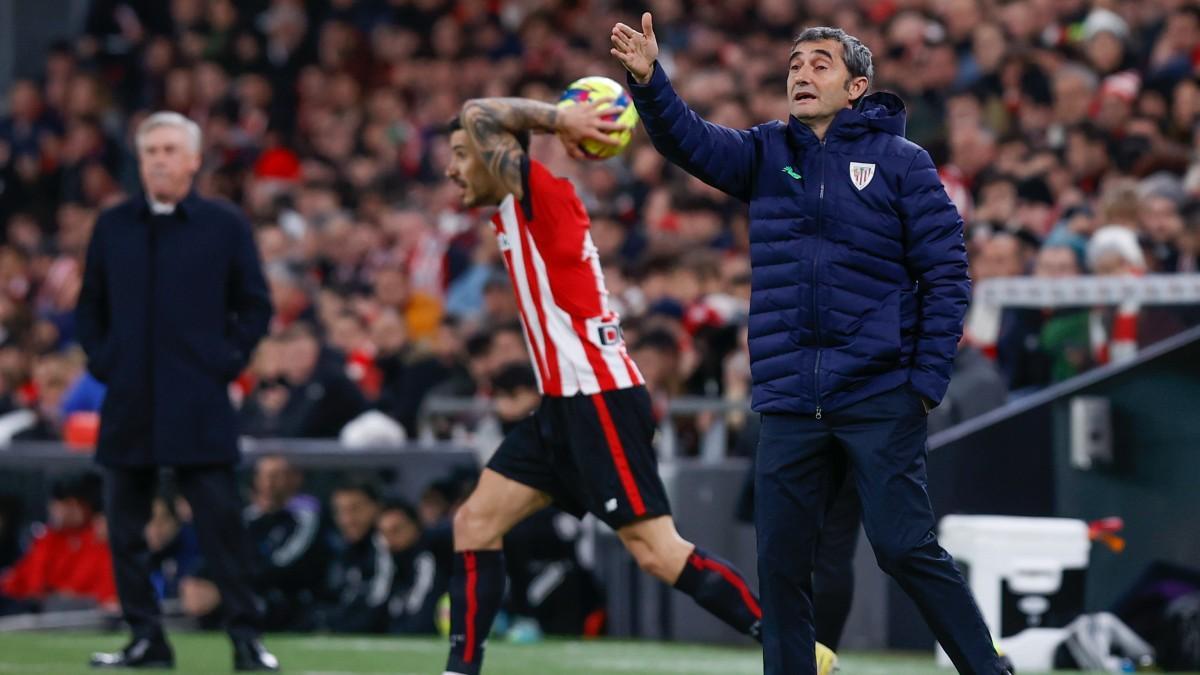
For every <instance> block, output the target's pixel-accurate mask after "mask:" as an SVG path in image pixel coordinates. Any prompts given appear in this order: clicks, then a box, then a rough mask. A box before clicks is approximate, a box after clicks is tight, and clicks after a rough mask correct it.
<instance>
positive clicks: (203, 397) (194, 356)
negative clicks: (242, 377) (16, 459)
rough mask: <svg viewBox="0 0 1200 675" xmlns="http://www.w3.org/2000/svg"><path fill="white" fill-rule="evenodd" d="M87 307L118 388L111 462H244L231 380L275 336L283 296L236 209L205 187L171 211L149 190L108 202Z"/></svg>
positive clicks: (111, 410)
mask: <svg viewBox="0 0 1200 675" xmlns="http://www.w3.org/2000/svg"><path fill="white" fill-rule="evenodd" d="M76 312H77V315H78V316H77V319H78V326H79V327H78V330H79V341H80V343H81V344H82V345H83V349H84V351H85V352H87V356H88V369H89V370H90V371H91V373H92V374H93V375H95V376H96V378H97V379H99V380H100V381H101V382H104V383H105V384H106V385H107V386H108V393H107V395H106V396H105V399H104V405H103V407H102V408H101V411H100V437H99V443H98V445H97V448H96V460H97V461H98V462H99V463H101V464H104V465H107V466H121V467H137V466H155V465H160V466H163V465H165V466H189V465H202V464H224V463H232V462H236V461H237V460H238V458H239V455H238V443H237V437H238V432H237V427H236V424H235V415H234V411H233V407H232V405H231V403H230V400H229V393H228V384H229V382H230V381H231V380H233V379H234V378H235V377H237V375H238V374H239V373H240V372H241V371H242V369H243V368H244V367H245V366H246V363H247V361H248V360H249V359H250V356H251V354H252V352H253V351H254V347H255V345H256V344H258V341H259V340H260V339H262V337H263V336H264V335H265V334H266V332H267V327H268V324H269V322H270V318H271V301H270V295H269V293H268V291H267V284H266V281H265V280H264V278H263V273H262V265H261V263H260V261H259V257H258V248H257V246H256V245H255V241H254V236H253V233H252V231H251V228H250V224H249V222H248V221H247V220H246V218H245V216H244V215H242V213H241V212H240V211H239V210H238V209H237V208H236V207H234V206H233V205H232V204H230V203H228V202H225V201H220V200H212V199H205V198H203V197H200V196H198V195H197V194H195V193H194V192H193V193H191V194H189V195H188V196H187V198H185V199H184V200H183V201H182V202H180V203H179V205H178V206H176V208H175V211H174V213H171V214H167V215H163V214H154V213H152V212H151V209H150V207H149V205H148V203H147V201H146V198H145V197H144V196H138V197H134V198H132V199H130V200H128V201H125V202H123V203H121V204H118V205H117V206H114V207H112V208H110V209H108V210H106V211H104V212H103V213H102V214H101V215H100V217H99V219H98V220H97V222H96V227H95V231H94V232H93V234H92V240H91V243H90V244H89V246H88V252H87V266H86V269H85V271H84V277H83V287H82V289H81V290H80V294H79V304H78V307H77V308H76Z"/></svg>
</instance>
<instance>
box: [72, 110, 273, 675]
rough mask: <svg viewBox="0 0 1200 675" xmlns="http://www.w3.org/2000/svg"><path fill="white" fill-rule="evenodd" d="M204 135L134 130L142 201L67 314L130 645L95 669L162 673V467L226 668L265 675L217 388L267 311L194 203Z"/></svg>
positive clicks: (222, 214)
mask: <svg viewBox="0 0 1200 675" xmlns="http://www.w3.org/2000/svg"><path fill="white" fill-rule="evenodd" d="M200 140H201V139H200V128H199V127H198V126H197V125H196V124H195V123H194V122H192V121H191V120H189V119H187V118H186V117H183V116H182V115H179V114H176V113H169V112H162V113H156V114H154V115H151V116H150V117H148V118H147V119H146V120H145V121H144V122H143V123H142V124H141V126H139V127H138V131H137V138H136V143H137V153H138V162H139V165H140V171H141V178H142V185H143V187H144V189H145V194H144V195H140V196H138V197H135V198H133V199H130V200H127V201H125V202H123V203H121V204H118V205H117V206H115V207H113V208H111V209H108V210H107V211H105V212H104V213H103V214H101V216H100V218H99V220H98V221H97V222H96V228H95V231H94V232H93V234H92V240H91V243H90V245H89V247H88V253H87V267H86V271H85V272H84V279H83V287H82V289H81V291H80V294H79V306H78V308H77V314H78V324H79V340H80V342H81V343H82V345H83V348H84V350H85V351H86V352H87V355H88V368H89V369H90V370H91V372H92V374H93V375H95V376H96V378H97V379H99V380H100V381H101V382H104V383H105V384H107V385H108V394H107V396H106V398H105V401H104V405H103V407H102V409H101V422H100V439H99V443H98V446H97V449H96V461H97V462H99V463H100V464H101V465H103V466H104V467H105V468H106V469H107V475H106V481H105V511H106V513H107V515H108V519H109V531H110V538H111V545H112V552H113V565H114V568H115V570H116V576H117V590H118V593H119V594H120V598H121V607H122V609H123V611H124V614H125V620H126V621H127V622H128V623H129V625H130V628H131V629H132V630H133V640H132V641H131V642H130V643H129V645H128V646H127V647H126V648H125V649H123V650H122V651H120V652H116V653H113V654H96V655H94V656H93V658H92V665H93V666H97V667H118V668H126V667H145V666H156V667H162V666H168V667H169V666H171V665H172V664H173V663H174V656H173V654H172V652H171V648H170V646H169V645H168V644H167V641H166V637H165V635H164V633H163V629H162V621H161V613H160V610H159V606H158V602H157V599H156V597H155V594H154V588H153V587H152V586H151V583H150V566H149V565H150V554H149V551H148V550H147V547H146V540H145V537H144V535H143V530H144V527H145V525H146V522H147V521H148V520H149V518H150V514H151V505H152V503H153V499H154V494H155V489H156V479H157V476H158V469H159V467H164V466H167V467H172V468H174V470H175V474H176V479H177V482H178V485H179V488H180V491H181V492H182V493H183V495H184V497H186V498H187V500H188V502H189V503H190V504H191V506H192V510H193V512H194V513H195V524H196V530H197V535H198V537H199V540H200V547H201V550H202V551H203V553H204V557H205V560H206V561H207V562H208V564H209V565H210V566H211V567H212V570H213V576H214V577H215V578H214V581H216V583H217V585H218V587H219V588H220V590H221V597H222V598H224V599H225V601H226V602H225V607H226V621H227V624H228V630H229V634H230V636H231V637H232V638H233V642H234V666H235V669H237V670H275V669H277V668H278V663H277V662H276V660H275V657H274V656H272V655H271V654H270V653H268V652H267V651H266V650H265V649H264V648H263V646H262V644H261V642H260V641H259V633H258V620H259V619H258V610H257V609H256V603H255V598H254V595H253V591H252V590H251V588H250V584H249V578H250V577H249V575H250V572H251V560H252V555H251V549H250V542H249V540H248V538H247V536H246V531H245V529H244V526H243V524H242V520H241V499H240V497H239V495H238V491H237V485H236V483H235V480H234V473H233V469H234V465H235V464H236V463H237V461H238V444H237V429H236V426H235V423H234V420H235V418H234V411H233V407H232V405H231V404H230V401H229V394H228V384H229V382H230V381H231V380H232V379H233V378H235V377H236V376H237V375H238V373H239V372H241V370H242V369H243V368H244V367H245V365H246V362H247V361H248V360H249V358H250V355H251V352H252V351H253V350H254V347H255V345H256V344H257V343H258V341H259V340H260V339H261V338H262V336H263V335H264V334H265V333H266V332H267V325H268V322H269V321H270V317H271V303H270V300H269V296H268V293H267V285H266V282H265V281H264V280H263V274H262V269H261V265H260V262H259V258H258V251H257V249H256V247H255V244H254V238H253V235H252V233H251V230H250V225H249V223H248V222H247V221H246V219H245V217H244V216H243V215H242V214H241V213H240V212H239V211H238V210H236V209H235V208H234V207H233V206H231V205H229V204H228V203H225V202H221V201H214V200H210V199H204V198H202V197H200V196H198V195H197V194H196V193H195V192H193V191H192V180H193V178H194V177H195V175H196V172H197V171H198V170H199V168H200Z"/></svg>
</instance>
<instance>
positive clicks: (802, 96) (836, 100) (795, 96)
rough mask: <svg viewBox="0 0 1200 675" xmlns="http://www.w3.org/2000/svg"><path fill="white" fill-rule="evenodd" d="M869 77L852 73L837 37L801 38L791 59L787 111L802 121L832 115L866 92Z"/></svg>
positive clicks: (789, 63) (821, 118) (789, 61)
mask: <svg viewBox="0 0 1200 675" xmlns="http://www.w3.org/2000/svg"><path fill="white" fill-rule="evenodd" d="M866 90H867V78H865V77H855V78H851V77H850V71H849V70H847V69H846V62H845V60H844V59H843V54H842V43H841V42H838V41H837V40H816V41H814V42H801V43H800V44H798V45H796V46H795V48H794V49H793V50H792V54H791V57H790V58H789V59H788V78H787V92H788V97H789V98H788V101H789V103H788V112H789V113H790V114H791V115H792V117H795V118H796V119H798V120H800V121H801V122H811V121H819V120H825V119H830V118H832V117H833V116H834V115H836V114H837V112H838V111H839V110H842V109H843V108H847V107H849V106H850V101H851V99H857V98H858V97H860V96H862V95H863V94H864V93H866Z"/></svg>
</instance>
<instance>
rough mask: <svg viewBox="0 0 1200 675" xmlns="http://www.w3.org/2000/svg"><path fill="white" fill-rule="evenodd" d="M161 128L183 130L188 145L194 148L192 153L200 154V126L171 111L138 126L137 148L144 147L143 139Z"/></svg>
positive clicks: (157, 114)
mask: <svg viewBox="0 0 1200 675" xmlns="http://www.w3.org/2000/svg"><path fill="white" fill-rule="evenodd" d="M159 127H175V128H176V129H183V132H184V133H185V134H186V135H187V137H188V145H190V146H191V147H192V152H195V153H196V154H200V143H201V140H202V135H201V133H200V125H199V124H196V123H195V122H193V121H191V120H190V119H188V118H186V117H184V116H183V115H180V114H179V113H177V112H171V111H169V110H160V111H159V112H156V113H154V114H153V115H151V116H149V117H147V118H146V119H144V120H142V123H141V124H139V125H138V128H137V133H136V134H134V142H135V143H137V147H138V148H139V149H140V148H141V147H142V139H143V138H145V137H146V134H148V133H150V132H151V131H152V130H154V129H157V128H159Z"/></svg>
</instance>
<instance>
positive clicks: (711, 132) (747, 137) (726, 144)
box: [626, 63, 755, 202]
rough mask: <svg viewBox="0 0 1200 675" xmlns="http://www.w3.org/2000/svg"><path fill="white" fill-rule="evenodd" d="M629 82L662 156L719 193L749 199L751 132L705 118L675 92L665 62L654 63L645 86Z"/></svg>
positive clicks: (751, 177)
mask: <svg viewBox="0 0 1200 675" xmlns="http://www.w3.org/2000/svg"><path fill="white" fill-rule="evenodd" d="M626 79H627V82H628V84H629V91H630V94H631V95H632V96H633V104H634V106H635V107H636V108H637V111H638V115H639V116H640V117H641V118H642V123H643V124H644V125H645V127H646V132H647V133H649V134H650V140H651V141H652V142H653V143H654V147H655V148H656V149H657V150H658V151H659V152H660V153H662V155H663V156H664V157H666V158H667V159H669V160H670V161H671V162H672V163H674V164H677V165H678V166H680V167H682V168H683V170H684V171H687V172H688V173H690V174H692V175H693V176H695V177H697V178H699V179H700V180H702V181H704V182H705V183H708V184H709V185H711V186H713V187H715V188H717V189H718V190H721V191H722V192H726V193H728V194H730V195H733V196H734V197H737V198H738V199H741V200H742V201H747V202H748V201H750V188H751V185H752V181H753V170H754V161H755V147H754V137H753V132H751V131H748V130H741V129H730V128H729V127H723V126H721V125H719V124H713V123H711V122H706V121H704V120H703V119H701V118H700V116H699V115H697V114H696V112H695V111H694V110H692V109H691V108H689V107H688V105H687V104H686V103H684V102H683V99H681V98H679V94H676V93H675V88H674V87H672V86H671V81H670V80H669V79H668V78H667V74H666V73H665V72H663V69H662V64H659V63H655V64H654V74H653V75H651V76H650V81H649V82H647V83H646V84H638V83H637V81H636V80H634V79H633V76H632V75H628V74H627V76H626Z"/></svg>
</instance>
